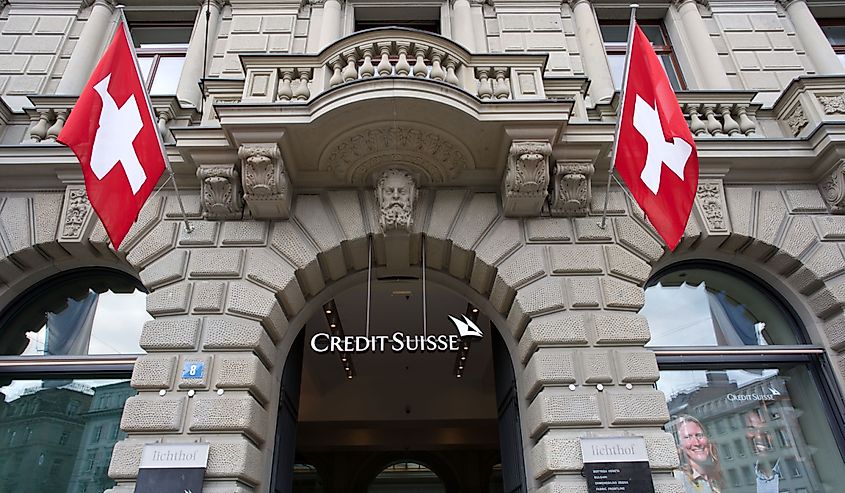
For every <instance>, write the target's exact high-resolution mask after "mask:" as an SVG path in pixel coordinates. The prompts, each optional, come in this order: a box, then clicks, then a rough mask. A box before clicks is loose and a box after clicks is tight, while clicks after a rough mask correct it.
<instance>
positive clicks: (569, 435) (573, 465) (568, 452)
mask: <svg viewBox="0 0 845 493" xmlns="http://www.w3.org/2000/svg"><path fill="white" fill-rule="evenodd" d="M531 462H533V463H534V468H533V469H534V477H535V478H537V479H542V478H544V477H546V476H548V475H549V474H551V473H553V472H558V471H559V472H567V471H570V472H575V471H580V470H581V469H582V468H583V467H584V460H583V459H582V457H581V437H580V434H579V433H577V432H564V431H561V430H551V431H549V433H547V434H546V435H545V436H544V437H543V438H541V439H540V440H539V441H538V442H537V444H536V445H534V448H533V449H532V450H531Z"/></svg>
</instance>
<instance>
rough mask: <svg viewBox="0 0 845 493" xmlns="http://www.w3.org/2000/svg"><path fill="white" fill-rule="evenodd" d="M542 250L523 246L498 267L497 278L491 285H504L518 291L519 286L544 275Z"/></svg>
mask: <svg viewBox="0 0 845 493" xmlns="http://www.w3.org/2000/svg"><path fill="white" fill-rule="evenodd" d="M545 266H546V260H545V255H544V248H543V247H541V246H524V247H522V248H520V249H519V250H517V251H516V253H514V254H513V255H511V256H510V257H508V258H507V259H506V260H505V261H504V262H502V264H501V265H500V266H499V272H498V274H499V275H498V276H496V280H495V281H494V283H493V289H496V283H499V282H502V283H505V284H506V285H507V286H508V287H510V288H513V289H519V288H520V286H524V285H525V284H527V283H529V282H531V281H534V280H536V279H539V278H540V277H542V276H543V275H544V274H545V273H546V267H545Z"/></svg>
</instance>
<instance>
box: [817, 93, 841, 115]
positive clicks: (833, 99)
mask: <svg viewBox="0 0 845 493" xmlns="http://www.w3.org/2000/svg"><path fill="white" fill-rule="evenodd" d="M819 102H820V103H821V104H822V108H823V109H824V113H825V114H826V115H832V114H834V113H845V92H843V93H842V94H840V95H839V96H819Z"/></svg>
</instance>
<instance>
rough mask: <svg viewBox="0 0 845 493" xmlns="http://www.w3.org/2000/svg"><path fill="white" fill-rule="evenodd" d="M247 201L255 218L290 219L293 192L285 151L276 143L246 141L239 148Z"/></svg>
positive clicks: (245, 199)
mask: <svg viewBox="0 0 845 493" xmlns="http://www.w3.org/2000/svg"><path fill="white" fill-rule="evenodd" d="M238 158H240V160H241V179H242V183H243V190H244V201H245V202H246V205H247V207H248V208H249V211H250V213H252V217H254V218H257V219H287V218H288V217H289V215H290V203H291V195H292V194H291V193H290V192H291V191H290V185H289V183H288V178H287V173H285V163H284V161H283V160H282V153H281V151H280V150H279V146H278V145H276V144H244V145H242V146H241V147H240V149H238Z"/></svg>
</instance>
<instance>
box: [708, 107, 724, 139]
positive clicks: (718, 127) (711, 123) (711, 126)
mask: <svg viewBox="0 0 845 493" xmlns="http://www.w3.org/2000/svg"><path fill="white" fill-rule="evenodd" d="M704 118H705V119H706V120H707V123H706V124H705V125H706V126H707V131H708V132H710V135H721V134H722V124H721V123H719V120H717V119H716V113H715V108H714V107H713V106H712V105H708V106H705V107H704Z"/></svg>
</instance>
